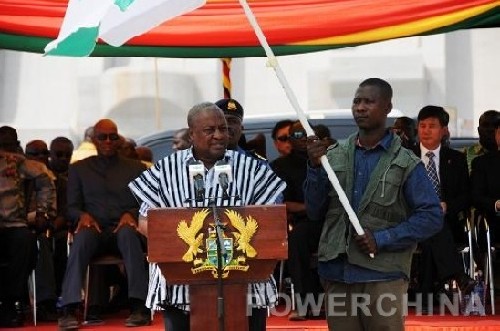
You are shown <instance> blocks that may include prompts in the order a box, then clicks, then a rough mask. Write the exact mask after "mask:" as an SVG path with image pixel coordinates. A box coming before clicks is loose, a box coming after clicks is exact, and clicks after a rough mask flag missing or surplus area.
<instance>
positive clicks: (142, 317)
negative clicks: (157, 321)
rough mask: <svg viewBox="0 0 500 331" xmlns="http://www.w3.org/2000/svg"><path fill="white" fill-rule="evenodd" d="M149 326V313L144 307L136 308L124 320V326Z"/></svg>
mask: <svg viewBox="0 0 500 331" xmlns="http://www.w3.org/2000/svg"><path fill="white" fill-rule="evenodd" d="M146 325H151V311H150V310H149V309H147V308H146V307H144V306H143V307H136V308H135V309H133V310H132V314H130V316H129V317H128V318H127V319H126V320H125V326H128V327H136V326H146Z"/></svg>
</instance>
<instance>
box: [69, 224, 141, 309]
mask: <svg viewBox="0 0 500 331" xmlns="http://www.w3.org/2000/svg"><path fill="white" fill-rule="evenodd" d="M140 236H141V235H140V234H139V233H138V232H137V231H135V230H134V229H132V228H131V227H122V228H121V229H120V230H118V232H117V233H116V234H115V233H112V230H111V229H107V230H103V231H102V233H98V232H97V231H95V230H93V229H82V230H80V231H79V232H78V233H77V234H75V236H74V240H73V244H72V245H71V249H70V254H69V257H68V264H67V267H66V274H65V275H64V281H63V286H62V298H63V304H64V305H69V304H74V303H79V302H80V298H81V292H80V291H81V288H82V284H83V279H84V278H83V277H84V275H85V272H86V270H87V266H88V264H89V262H90V259H91V258H92V257H93V256H95V255H97V254H106V253H108V254H109V253H119V254H121V256H122V258H123V264H124V265H125V271H126V272H127V281H128V291H129V292H128V293H129V298H135V299H139V300H142V301H144V300H145V299H146V295H147V287H148V273H147V269H146V266H145V261H144V253H143V249H142V243H141V237H140ZM92 283H93V284H94V282H92ZM92 292H94V291H92ZM91 295H92V293H91ZM90 301H91V304H92V299H91V300H90ZM97 301H98V302H100V300H97Z"/></svg>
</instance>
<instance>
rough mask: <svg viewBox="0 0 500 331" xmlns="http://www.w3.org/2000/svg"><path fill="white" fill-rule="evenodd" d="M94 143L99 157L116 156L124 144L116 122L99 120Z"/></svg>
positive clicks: (95, 127)
mask: <svg viewBox="0 0 500 331" xmlns="http://www.w3.org/2000/svg"><path fill="white" fill-rule="evenodd" d="M92 142H93V143H94V145H95V146H96V149H97V154H98V155H101V156H105V157H110V156H115V155H116V154H117V153H118V149H119V148H120V146H121V144H122V140H121V139H120V135H119V134H118V127H117V126H116V124H115V122H113V121H112V120H110V119H107V118H105V119H102V120H99V121H98V122H97V123H96V124H95V125H94V135H93V137H92Z"/></svg>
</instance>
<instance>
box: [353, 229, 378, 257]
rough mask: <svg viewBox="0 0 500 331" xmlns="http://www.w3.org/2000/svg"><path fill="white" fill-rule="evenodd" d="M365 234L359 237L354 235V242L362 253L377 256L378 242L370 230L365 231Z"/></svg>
mask: <svg viewBox="0 0 500 331" xmlns="http://www.w3.org/2000/svg"><path fill="white" fill-rule="evenodd" d="M364 231H365V234H364V235H362V236H359V235H357V234H354V241H355V242H356V244H357V245H358V246H359V248H360V249H361V251H362V252H363V253H365V254H376V253H377V242H376V241H375V238H374V237H373V234H372V232H371V231H370V230H367V229H364Z"/></svg>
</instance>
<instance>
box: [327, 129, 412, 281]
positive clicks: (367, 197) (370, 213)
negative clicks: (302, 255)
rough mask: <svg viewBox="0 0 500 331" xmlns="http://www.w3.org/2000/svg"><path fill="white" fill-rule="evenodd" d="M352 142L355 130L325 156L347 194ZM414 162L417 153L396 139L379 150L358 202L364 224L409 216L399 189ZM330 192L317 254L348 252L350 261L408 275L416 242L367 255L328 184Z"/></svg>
mask: <svg viewBox="0 0 500 331" xmlns="http://www.w3.org/2000/svg"><path fill="white" fill-rule="evenodd" d="M355 144H356V135H355V134H354V135H352V136H350V137H349V139H348V140H347V141H346V142H345V143H344V144H337V145H335V146H334V147H332V148H331V149H329V150H328V152H327V157H328V161H329V163H330V165H331V166H332V168H333V171H334V172H335V174H336V175H337V177H338V179H339V182H340V185H341V186H342V188H343V189H344V191H345V193H346V195H347V197H351V196H352V191H353V184H354V178H353V175H354V171H353V170H354V150H355ZM419 162H420V159H418V158H417V157H416V156H415V154H414V153H413V152H412V151H410V150H408V149H406V148H403V147H401V140H400V139H398V138H394V139H392V143H391V146H390V148H389V150H388V151H386V152H384V154H383V155H382V156H381V158H380V160H379V162H378V164H377V166H376V167H375V169H374V171H373V173H372V174H371V176H370V181H369V183H368V186H367V187H366V191H365V192H364V194H363V197H362V199H361V202H360V206H359V210H358V212H357V215H358V218H359V221H360V223H361V226H362V227H363V228H366V229H369V230H371V231H372V232H375V231H378V230H381V229H386V228H390V227H394V226H396V225H397V224H399V223H400V222H404V221H406V220H407V219H408V216H409V215H410V213H411V210H410V208H409V207H408V205H407V204H406V201H405V198H404V195H403V184H404V183H405V181H406V179H407V177H408V175H409V174H410V173H411V171H412V170H413V169H414V168H415V166H416V165H417V164H418V163H419ZM329 196H330V203H329V208H328V212H327V213H326V218H325V224H324V226H323V230H322V233H321V238H320V243H319V249H318V256H319V260H320V261H329V260H332V259H335V258H336V257H338V255H339V254H342V253H347V257H348V261H349V263H351V264H356V265H359V266H362V267H365V268H369V269H372V270H377V271H381V272H395V271H396V272H397V271H401V272H404V273H405V274H406V275H407V276H409V274H410V266H411V257H412V254H413V252H414V251H415V248H416V244H415V245H412V246H411V247H408V248H407V249H403V250H398V251H391V252H386V251H383V250H382V251H381V252H378V253H377V254H376V255H375V258H373V259H372V258H370V257H369V256H368V255H367V254H365V253H363V252H361V251H360V250H359V248H358V246H357V245H356V243H355V242H354V240H353V237H352V236H353V233H354V228H353V227H352V226H350V223H349V218H348V216H347V213H346V212H345V210H344V208H343V207H342V205H341V203H340V200H339V197H338V195H337V192H336V191H335V190H334V189H332V190H331V192H330V193H329ZM347 224H349V226H346V225H347Z"/></svg>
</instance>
